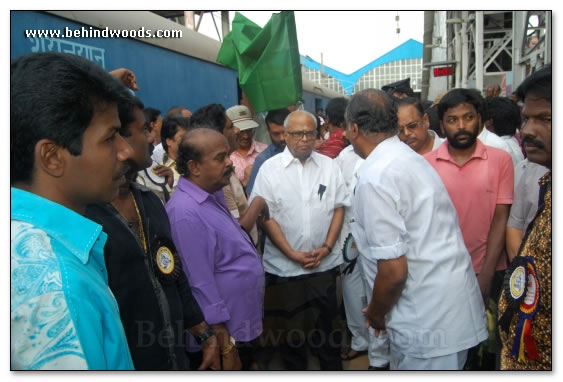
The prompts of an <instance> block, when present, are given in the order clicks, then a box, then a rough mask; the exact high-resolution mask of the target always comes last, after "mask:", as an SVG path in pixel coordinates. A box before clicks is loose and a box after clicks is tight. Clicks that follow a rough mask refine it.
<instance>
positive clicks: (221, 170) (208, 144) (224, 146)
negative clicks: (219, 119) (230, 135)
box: [176, 128, 232, 193]
mask: <svg viewBox="0 0 563 382" xmlns="http://www.w3.org/2000/svg"><path fill="white" fill-rule="evenodd" d="M176 168H177V170H178V172H179V173H180V174H181V175H182V176H184V177H186V178H188V179H189V180H190V181H192V182H193V183H195V184H197V185H198V186H199V187H201V188H203V189H204V190H206V191H208V192H210V193H211V192H216V191H218V190H219V189H221V187H223V186H224V185H225V184H223V183H225V178H226V180H227V181H226V184H228V176H230V174H231V172H232V162H231V160H230V159H229V143H228V142H227V138H225V136H224V135H223V134H221V133H219V132H217V131H216V130H213V129H210V128H197V129H193V130H189V131H188V132H187V133H186V134H184V136H183V138H182V141H181V142H180V147H179V150H178V159H177V161H176ZM226 175H228V176H226ZM219 184H221V186H218V185H219Z"/></svg>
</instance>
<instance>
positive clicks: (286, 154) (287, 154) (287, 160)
mask: <svg viewBox="0 0 563 382" xmlns="http://www.w3.org/2000/svg"><path fill="white" fill-rule="evenodd" d="M280 155H281V158H282V164H283V167H286V168H287V167H288V166H289V165H290V164H291V163H299V164H301V162H300V161H299V159H297V158H295V157H294V156H293V154H292V153H291V151H289V147H287V146H286V147H285V149H284V150H283V152H282V153H281V154H280ZM318 155H322V154H319V153H316V152H314V151H313V152H312V153H311V155H309V158H307V160H306V161H305V165H304V166H306V165H307V163H309V162H312V163H314V164H315V165H316V166H317V167H320V163H319V159H318V157H317V156H318Z"/></svg>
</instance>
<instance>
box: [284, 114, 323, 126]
mask: <svg viewBox="0 0 563 382" xmlns="http://www.w3.org/2000/svg"><path fill="white" fill-rule="evenodd" d="M296 113H302V114H307V115H308V116H309V117H311V119H312V120H313V123H314V125H315V130H316V129H317V117H315V116H314V115H313V114H312V113H309V112H308V111H307V110H295V111H294V112H291V113H289V115H288V116H287V117H285V120H284V121H283V127H285V131H287V130H288V129H289V119H290V118H291V116H292V115H293V114H296Z"/></svg>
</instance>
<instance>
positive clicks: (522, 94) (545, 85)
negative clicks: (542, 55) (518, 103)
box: [516, 64, 552, 103]
mask: <svg viewBox="0 0 563 382" xmlns="http://www.w3.org/2000/svg"><path fill="white" fill-rule="evenodd" d="M551 86H552V85H551V64H549V65H547V66H545V67H543V68H541V69H540V70H538V71H537V72H534V73H532V74H531V75H530V76H529V77H528V78H526V79H525V80H524V81H523V82H522V83H521V84H520V86H518V88H517V89H516V95H517V96H518V98H520V99H521V100H523V101H524V100H525V98H526V96H527V95H528V94H529V95H532V96H534V97H538V98H542V99H545V100H547V101H549V102H550V103H551Z"/></svg>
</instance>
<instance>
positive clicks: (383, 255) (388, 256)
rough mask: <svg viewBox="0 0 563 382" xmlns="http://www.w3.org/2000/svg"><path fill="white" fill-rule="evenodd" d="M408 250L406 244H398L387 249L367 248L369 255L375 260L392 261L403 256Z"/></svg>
mask: <svg viewBox="0 0 563 382" xmlns="http://www.w3.org/2000/svg"><path fill="white" fill-rule="evenodd" d="M408 250H409V246H408V245H407V243H404V242H399V243H396V244H393V245H391V246H388V247H369V255H370V257H371V258H373V259H375V260H393V259H398V258H399V257H401V256H403V255H405V254H406V253H407V251H408Z"/></svg>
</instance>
